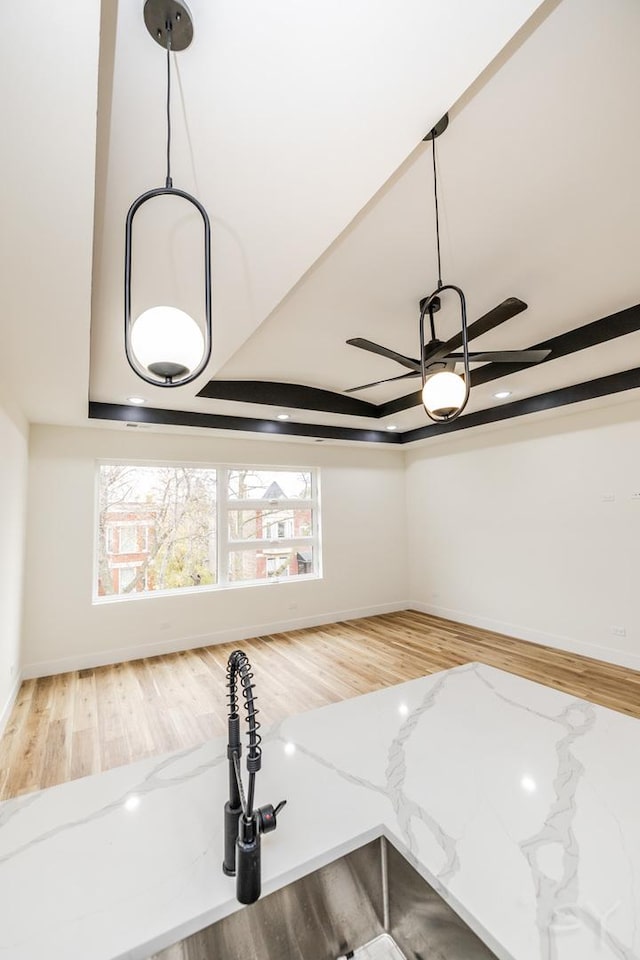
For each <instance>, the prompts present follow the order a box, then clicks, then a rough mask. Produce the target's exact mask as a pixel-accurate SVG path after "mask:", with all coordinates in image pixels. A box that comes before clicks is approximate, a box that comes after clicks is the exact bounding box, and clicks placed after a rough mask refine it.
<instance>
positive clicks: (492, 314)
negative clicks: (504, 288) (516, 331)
mask: <svg viewBox="0 0 640 960" xmlns="http://www.w3.org/2000/svg"><path fill="white" fill-rule="evenodd" d="M526 309H527V304H526V303H525V302H524V301H523V300H518V298H517V297H507V299H506V300H503V301H502V303H499V304H498V306H497V307H494V308H493V310H489V313H485V315H484V316H483V317H480V318H479V319H478V320H474V322H473V323H471V324H469V326H468V327H467V337H468V339H469V340H474V339H475V338H476V337H481V336H482V334H483V333H488V332H489V330H493V329H494V328H495V327H499V326H500V324H501V323H505V321H507V320H511V318H512V317H515V316H517V314H519V313H522V311H523V310H526ZM461 346H462V330H461V331H460V332H459V333H456V335H455V336H454V337H451V339H450V340H447V342H446V343H443V344H442V346H440V347H438V348H437V349H436V350H433V351H432V352H431V353H426V354H425V360H427V361H428V362H429V363H433V362H434V360H441V359H442V358H443V357H446V356H447V355H448V354H449V353H451V351H452V350H457V349H458V348H459V347H461Z"/></svg>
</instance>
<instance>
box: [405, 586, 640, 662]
mask: <svg viewBox="0 0 640 960" xmlns="http://www.w3.org/2000/svg"><path fill="white" fill-rule="evenodd" d="M410 607H411V609H412V610H418V611H419V612H420V613H428V614H431V616H432V617H442V618H443V619H444V620H454V621H456V622H457V623H466V624H468V625H469V626H470V627H480V628H481V629H483V630H493V631H494V633H504V634H506V635H507V636H509V637H516V638H517V639H518V640H526V641H528V642H529V643H542V644H544V645H545V646H547V647H555V648H556V649H557V650H566V651H567V653H579V654H581V655H582V656H583V657H591V658H592V659H594V660H604V661H605V662H606V663H615V664H618V665H619V666H621V667H629V668H630V669H631V670H640V655H638V654H636V653H629V652H628V651H626V650H616V649H615V647H603V646H600V645H598V644H595V643H587V642H586V641H584V640H576V639H575V638H574V637H565V636H561V635H556V634H553V633H543V632H542V631H541V630H531V629H530V628H529V627H522V626H520V624H516V623H507V622H506V621H504V620H493V619H491V618H489V617H478V616H476V615H475V614H473V613H466V612H464V611H462V610H451V609H449V608H448V607H437V606H434V605H433V604H429V603H420V602H414V603H411V604H410Z"/></svg>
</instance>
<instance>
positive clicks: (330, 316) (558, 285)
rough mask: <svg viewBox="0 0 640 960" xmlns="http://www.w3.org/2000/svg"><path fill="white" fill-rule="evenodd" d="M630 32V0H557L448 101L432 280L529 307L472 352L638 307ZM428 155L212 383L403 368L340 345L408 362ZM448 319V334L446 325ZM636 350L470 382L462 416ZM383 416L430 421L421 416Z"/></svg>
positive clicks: (400, 390)
mask: <svg viewBox="0 0 640 960" xmlns="http://www.w3.org/2000/svg"><path fill="white" fill-rule="evenodd" d="M639 41H640V5H638V4H637V3H635V2H634V0H615V2H614V3H611V4H607V5H606V7H605V6H603V5H602V4H601V3H600V2H599V0H563V2H562V3H561V4H560V5H559V6H558V7H557V8H556V9H555V10H554V11H552V12H551V13H550V15H549V16H548V18H547V19H546V20H545V21H544V22H543V23H541V24H540V25H539V26H538V28H537V29H536V30H535V32H534V33H533V34H532V35H531V36H530V37H529V38H528V39H527V40H526V41H525V42H524V43H523V44H522V45H521V46H520V48H519V49H518V50H517V51H516V52H515V53H514V54H513V56H511V57H510V58H509V59H508V61H507V62H506V63H504V64H503V65H502V66H501V67H500V69H499V70H497V71H496V72H495V73H494V74H493V76H491V77H490V78H489V79H487V80H486V81H485V82H484V83H483V84H482V85H479V89H477V90H475V91H472V92H471V93H470V94H469V96H467V97H465V98H464V102H463V103H462V104H461V105H459V107H458V108H456V109H454V110H452V111H451V123H450V126H449V129H448V130H447V131H446V132H445V134H444V135H443V136H442V137H441V138H440V139H439V140H438V141H437V151H438V167H439V171H440V187H441V190H440V201H441V203H440V209H441V215H442V221H443V227H444V229H443V237H442V240H443V272H444V279H445V280H449V281H451V282H455V283H457V284H459V285H461V286H462V287H463V288H464V290H465V291H466V294H467V300H468V306H469V312H470V319H475V318H477V317H479V316H481V315H482V314H484V313H485V312H486V311H487V310H489V309H490V308H491V307H493V306H494V305H496V304H497V303H499V302H500V301H502V300H503V299H505V297H508V296H517V297H520V298H521V299H522V300H525V301H526V302H527V303H528V304H529V309H528V310H527V311H526V312H525V313H522V314H520V315H519V316H517V317H515V318H514V319H512V320H511V321H509V322H507V323H505V324H504V325H503V326H500V327H499V328H497V329H496V330H494V331H492V332H491V333H489V334H487V335H485V336H484V337H482V338H480V339H478V340H476V341H474V343H473V346H474V348H476V347H477V348H484V349H492V348H493V349H496V348H501V347H504V348H516V347H527V346H530V345H532V344H534V343H537V342H540V341H542V340H545V339H546V338H548V337H552V336H555V335H557V334H560V333H563V332H565V331H567V330H570V329H572V328H574V327H577V326H580V325H582V324H585V323H588V322H590V321H592V320H596V319H598V318H600V317H602V316H606V315H608V314H610V313H613V312H615V311H617V310H620V309H622V308H624V307H627V306H630V305H632V304H635V303H638V302H640V277H639V274H638V260H637V251H638V249H639V246H640V190H639V189H638V169H640V128H639V127H638V125H637V124H636V123H635V122H633V109H634V104H635V101H636V95H637V91H638V90H640V59H639V58H638V57H637V47H638V42H639ZM595 65H597V69H595V68H594V67H595ZM431 163H432V158H431V146H430V145H429V144H421V145H420V146H419V147H418V149H417V150H416V151H415V152H414V153H413V155H412V156H411V157H410V158H409V160H408V161H407V162H406V163H405V164H404V165H403V166H402V167H401V169H400V170H399V171H398V172H397V174H396V175H395V176H394V177H393V178H392V179H391V181H390V182H389V183H388V184H386V186H385V187H384V188H383V190H381V191H380V193H379V194H378V196H376V197H375V198H374V199H373V200H372V202H371V203H370V204H369V205H368V207H367V209H366V210H365V211H364V212H363V214H362V215H361V216H360V217H358V218H357V220H356V222H355V223H353V224H352V225H351V227H350V228H349V229H348V230H347V231H345V233H344V234H343V235H342V236H341V237H340V238H339V239H338V240H337V241H336V243H335V244H334V245H333V246H332V248H331V249H330V250H329V251H328V252H327V254H326V255H325V256H324V257H323V258H321V260H320V261H319V262H318V263H317V264H316V265H315V266H314V268H313V269H312V270H311V271H309V273H308V274H307V275H306V276H305V277H304V279H303V280H302V281H301V282H300V283H299V284H298V286H297V287H296V288H295V289H294V290H293V291H292V293H291V294H290V295H289V297H288V298H287V299H286V300H285V301H284V302H283V303H282V304H281V305H280V306H279V307H278V308H277V309H276V310H275V311H274V313H273V314H272V315H271V316H270V317H269V319H268V320H267V321H266V322H265V323H264V324H263V325H262V326H261V328H260V329H259V330H258V331H257V332H256V333H255V334H254V335H253V337H252V338H251V339H250V340H248V341H247V342H246V343H245V344H244V346H243V347H242V348H241V349H240V350H238V351H237V353H236V354H235V356H234V357H233V358H232V359H231V360H230V361H229V363H227V364H226V365H225V367H224V368H223V369H222V370H221V371H220V372H219V376H220V377H221V378H228V379H234V378H238V379H242V378H251V377H255V378H257V379H260V378H264V379H267V380H294V381H295V380H297V381H299V382H301V383H306V384H310V385H314V386H320V387H325V388H329V389H331V388H333V389H335V390H344V389H345V388H347V387H350V386H355V385H356V384H358V383H366V382H370V381H373V380H376V379H378V378H383V377H393V376H396V375H397V374H400V373H403V372H404V371H403V369H402V368H401V367H400V366H398V365H397V364H395V363H393V362H392V361H390V360H386V359H384V358H381V357H377V356H374V355H371V354H367V353H364V352H361V351H359V350H357V349H355V348H354V347H351V346H347V345H346V344H345V340H346V339H347V338H349V337H355V336H361V337H366V338H368V339H371V340H374V341H376V342H380V343H383V344H385V345H386V346H389V347H391V348H393V349H395V350H398V351H399V352H401V353H406V354H408V355H410V356H414V357H416V356H418V355H419V348H418V346H417V340H418V333H417V317H418V306H417V304H418V301H419V299H420V297H421V296H424V295H425V294H426V293H428V292H431V290H433V289H434V287H435V282H436V277H437V274H436V266H435V243H434V217H433V199H432V183H433V180H432V172H431ZM443 314H444V311H443V313H442V314H440V315H439V317H438V320H437V327H438V333H439V335H440V336H441V338H442V339H446V338H447V337H448V336H451V335H452V334H453V333H455V332H456V330H457V329H458V327H457V323H456V321H457V317H455V320H452V319H451V317H450V316H449V317H447V316H443ZM441 318H442V319H441ZM639 347H640V335H633V336H632V337H626V338H624V339H621V340H619V341H617V342H616V341H612V342H609V343H607V344H602V345H600V346H598V347H594V348H591V349H589V350H585V351H582V352H580V353H577V354H574V355H573V356H570V357H565V358H562V359H559V360H555V361H553V362H552V363H549V364H546V365H544V366H540V367H537V368H532V369H530V370H528V371H526V372H521V373H519V374H516V375H512V376H510V377H509V378H508V380H505V381H504V382H503V381H500V382H496V381H494V382H492V383H488V384H486V385H483V386H481V387H478V388H475V389H474V390H473V391H472V400H471V401H470V406H469V408H468V409H469V412H471V411H472V410H474V409H481V408H483V407H486V406H489V405H491V404H492V403H493V402H495V401H493V397H492V395H493V393H494V392H495V391H496V390H498V389H501V388H503V387H504V388H506V389H511V390H512V391H513V399H517V398H519V397H524V396H530V395H533V394H537V393H540V392H544V391H546V390H550V389H554V388H556V387H561V386H565V385H567V384H570V383H575V382H580V381H582V380H589V379H592V378H594V377H598V376H604V375H606V374H608V373H614V372H616V371H618V370H623V369H627V368H629V367H632V366H636V365H637V363H638V357H640V350H639ZM416 389H418V381H407V382H405V383H404V384H388V385H385V386H381V387H377V388H374V389H371V390H367V391H363V392H361V393H359V394H357V395H358V396H360V397H362V398H364V399H367V400H371V401H373V402H376V403H382V402H384V401H386V400H390V399H392V398H394V397H397V396H402V395H404V394H406V393H410V392H412V391H414V390H416ZM197 402H198V403H200V404H201V405H202V406H200V407H198V409H205V406H204V404H205V403H206V404H209V405H210V404H212V403H213V401H202V400H201V401H197ZM229 407H230V405H229V404H228V403H227V404H223V403H221V402H220V401H217V402H216V408H217V409H218V410H219V411H220V412H222V411H223V410H224V409H225V408H226V409H227V410H228V409H229ZM193 409H197V407H196V406H195V404H194V406H193ZM255 409H256V408H254V410H255ZM263 409H264V408H263ZM296 419H301V418H300V417H299V416H298V415H296ZM392 419H393V420H394V422H396V423H398V424H399V425H400V426H401V427H402V428H407V427H410V426H418V425H423V424H425V415H424V412H422V411H421V410H420V409H419V408H417V409H414V410H411V411H407V412H405V413H403V414H401V415H395V416H394V417H393V418H392Z"/></svg>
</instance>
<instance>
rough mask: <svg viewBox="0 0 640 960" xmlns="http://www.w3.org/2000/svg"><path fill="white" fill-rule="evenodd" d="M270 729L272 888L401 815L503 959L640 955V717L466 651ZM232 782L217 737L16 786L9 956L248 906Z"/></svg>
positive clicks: (108, 949) (142, 950)
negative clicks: (81, 774) (58, 780)
mask: <svg viewBox="0 0 640 960" xmlns="http://www.w3.org/2000/svg"><path fill="white" fill-rule="evenodd" d="M256 686H257V694H258V697H259V696H260V676H259V675H258V676H257V677H256ZM220 698H221V699H222V698H223V690H221V691H220ZM259 705H260V704H259V703H258V706H259ZM243 725H244V724H243ZM262 732H263V733H264V734H265V737H264V742H263V769H262V770H261V771H260V773H259V774H258V775H257V778H256V802H257V803H258V804H262V803H266V802H273V803H274V804H275V803H277V802H278V801H279V800H281V799H283V798H286V799H287V800H288V805H287V807H286V808H285V809H284V810H283V812H282V814H281V817H280V818H279V825H278V829H277V831H276V832H275V833H273V834H269V835H268V836H266V837H264V838H263V842H262V868H263V895H265V894H268V893H269V892H271V891H273V890H275V889H277V888H278V887H281V886H283V885H284V884H286V883H288V882H290V881H291V880H294V879H297V878H298V877H301V876H303V875H304V874H306V873H309V872H310V871H311V870H313V869H315V868H316V867H318V866H321V865H323V864H325V863H328V862H330V861H331V860H334V859H335V858H336V857H339V856H341V855H342V854H344V853H346V852H348V851H350V850H352V849H354V848H356V847H358V846H360V845H361V844H362V843H364V842H366V841H367V840H370V839H372V838H374V837H376V836H379V835H380V834H381V833H384V834H385V835H386V836H387V837H388V838H389V840H390V841H391V842H392V843H394V844H395V846H396V847H397V848H398V849H399V850H400V851H401V852H403V853H405V855H408V857H409V859H410V860H411V861H412V862H413V863H414V865H415V866H416V867H417V868H418V870H419V871H420V873H422V875H423V876H424V877H425V878H426V879H427V880H428V881H430V882H431V883H432V884H433V885H434V886H435V887H436V889H437V890H438V891H439V892H440V893H441V894H442V895H443V896H444V897H445V899H446V900H448V901H449V903H451V905H452V906H453V907H454V909H456V910H457V911H458V913H460V914H461V916H462V917H463V918H464V919H465V920H466V921H467V922H468V923H469V924H470V926H471V927H472V928H473V929H474V930H475V931H476V932H477V933H478V934H479V935H480V936H481V937H482V938H483V939H484V940H485V942H486V943H487V944H488V946H489V947H490V948H491V949H493V950H494V952H495V953H496V954H497V956H498V957H499V958H501V960H614V958H615V960H619V958H622V960H640V765H639V760H640V721H639V720H634V719H631V718H629V717H627V716H624V715H622V714H619V713H616V712H614V711H612V710H607V709H605V708H603V707H598V706H594V705H593V704H590V703H587V702H586V701H584V700H577V699H575V698H573V697H570V696H567V695H565V694H563V693H560V692H558V691H556V690H552V689H550V688H547V687H543V686H540V685H539V684H534V683H531V682H530V681H527V680H523V679H521V678H519V677H515V676H512V675H510V674H508V673H503V672H502V671H500V670H495V669H493V668H491V667H486V666H484V665H481V664H468V665H466V666H463V667H459V668H456V669H454V670H447V671H445V672H443V673H438V674H434V675H432V676H429V677H424V678H421V679H419V680H413V681H410V682H409V683H404V684H400V685H399V686H396V687H389V688H387V689H385V690H380V691H378V692H376V693H372V694H369V695H367V696H363V697H357V698H355V699H353V700H346V701H343V702H341V703H338V704H335V705H332V706H328V707H323V708H322V709H320V710H314V711H311V712H309V713H304V714H301V715H299V716H296V717H292V718H289V719H288V720H285V721H283V722H282V723H280V724H278V725H276V726H275V727H273V728H271V729H270V730H267V731H265V730H264V729H263V731H262ZM243 737H244V731H243ZM226 790H227V760H226V745H225V741H224V740H223V739H218V740H215V741H210V742H208V743H206V744H204V745H202V746H200V747H196V748H194V749H190V750H185V751H181V752H179V753H174V754H171V755H165V756H163V757H159V758H158V757H155V758H150V759H147V760H143V761H140V762H138V763H134V764H131V765H130V766H126V767H119V768H117V769H115V770H111V771H108V772H107V773H104V774H100V775H98V776H93V777H86V778H84V779H82V780H76V781H74V782H72V783H68V784H63V785H61V786H59V787H53V788H51V789H49V790H43V791H40V792H38V793H33V794H29V795H27V796H25V797H21V798H18V799H16V800H10V801H7V802H6V803H3V804H0V958H2V960H44V958H46V960H124V958H127V960H146V958H147V957H149V956H150V955H151V954H152V953H153V952H154V951H155V950H159V949H161V948H162V947H165V946H168V945H169V944H171V943H173V942H175V941H177V940H179V939H181V938H182V937H184V936H186V935H188V934H190V933H193V932H195V931H196V930H198V929H201V928H202V927H204V926H207V925H208V924H209V923H211V922H212V921H214V920H217V919H219V918H221V917H223V916H225V915H226V914H228V913H230V912H232V911H233V910H235V909H238V904H237V903H236V901H235V899H234V893H235V885H234V880H232V879H228V878H226V877H224V876H223V874H222V871H221V863H222V855H223V854H222V848H223V816H222V809H223V804H224V802H225V799H226Z"/></svg>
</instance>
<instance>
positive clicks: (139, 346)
mask: <svg viewBox="0 0 640 960" xmlns="http://www.w3.org/2000/svg"><path fill="white" fill-rule="evenodd" d="M131 349H132V351H133V354H134V356H135V358H136V360H137V361H138V363H139V364H140V366H142V367H145V368H146V369H147V370H149V371H150V372H151V373H152V374H154V375H155V376H158V377H159V378H160V379H165V378H168V379H171V378H172V377H182V376H184V375H185V374H187V373H190V372H191V371H192V370H195V368H196V367H197V365H198V364H199V363H200V361H201V360H202V356H203V354H204V337H203V335H202V330H201V329H200V327H199V326H198V324H197V323H196V321H195V320H194V319H193V317H190V316H189V314H188V313H185V312H184V310H178V308H177V307H166V306H162V307H150V308H149V309H148V310H145V311H144V312H143V313H141V314H140V316H139V317H138V319H137V320H136V321H135V323H134V324H133V327H132V329H131Z"/></svg>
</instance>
